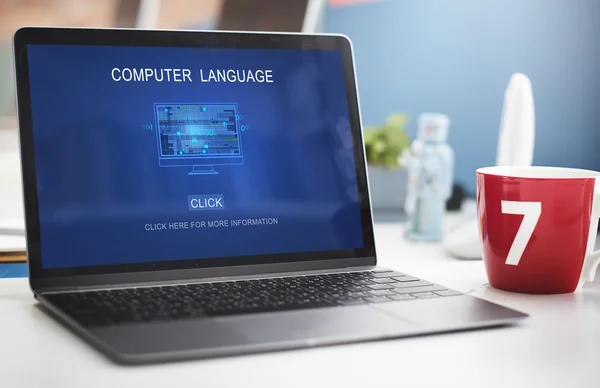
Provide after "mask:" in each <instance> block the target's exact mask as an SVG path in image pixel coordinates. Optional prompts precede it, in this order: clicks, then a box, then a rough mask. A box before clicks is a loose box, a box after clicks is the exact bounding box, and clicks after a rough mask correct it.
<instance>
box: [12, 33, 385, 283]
mask: <svg viewBox="0 0 600 388" xmlns="http://www.w3.org/2000/svg"><path fill="white" fill-rule="evenodd" d="M13 44H14V45H13V48H14V58H15V72H16V86H17V87H16V90H17V107H18V119H19V130H20V147H21V167H22V174H23V195H24V202H25V221H26V233H27V256H28V264H29V276H30V278H31V279H48V278H55V277H60V278H64V277H73V276H81V275H102V274H115V273H136V272H153V271H165V270H182V269H195V268H214V267H229V266H237V267H239V266H250V265H260V264H274V263H303V262H314V261H328V260H335V262H339V261H340V260H342V262H343V261H347V262H348V263H352V264H353V265H357V264H359V265H375V264H376V259H375V242H374V236H373V221H372V214H371V207H370V201H369V192H368V187H367V174H366V164H365V155H364V147H363V139H362V130H361V120H360V112H359V105H358V95H357V86H356V78H355V73H354V63H353V54H352V46H351V43H350V41H349V40H348V39H347V38H346V37H344V36H340V35H307V34H285V33H247V32H213V31H210V32H209V31H172V30H169V31H166V30H163V31H156V30H138V29H136V30H133V29H86V28H43V27H24V28H21V29H20V30H18V31H17V32H16V33H15V35H14V40H13ZM28 44H52V45H87V46H92V45H96V46H155V47H202V48H214V49H224V48H230V49H231V48H257V49H295V50H311V49H317V50H339V51H340V52H341V53H342V58H343V67H344V78H345V83H346V91H347V100H348V110H349V118H350V126H351V131H352V137H353V143H354V157H355V163H356V176H357V181H358V191H359V203H360V211H361V220H362V232H363V243H364V244H363V248H361V249H349V250H338V251H321V252H301V253H291V254H270V255H259V256H239V257H228V258H208V259H206V258H203V259H193V258H192V259H185V260H173V261H163V262H150V263H134V264H117V265H102V266H84V267H69V268H43V265H42V248H41V239H40V225H39V213H38V198H37V180H36V169H35V157H34V156H35V154H34V141H33V128H32V118H31V100H30V88H29V68H28V61H27V45H28ZM65 249H68V247H65Z"/></svg>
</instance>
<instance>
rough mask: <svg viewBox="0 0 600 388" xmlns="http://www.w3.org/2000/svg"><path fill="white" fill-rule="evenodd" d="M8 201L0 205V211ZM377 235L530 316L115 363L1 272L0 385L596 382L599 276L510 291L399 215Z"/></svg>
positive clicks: (418, 272)
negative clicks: (406, 334) (511, 322)
mask: <svg viewBox="0 0 600 388" xmlns="http://www.w3.org/2000/svg"><path fill="white" fill-rule="evenodd" d="M5 144H6V143H5ZM5 167H6V166H5ZM5 171H6V170H5ZM11 177H14V170H12V171H11ZM5 178H6V177H5ZM18 183H19V184H20V182H18ZM15 184H17V182H16V181H15ZM5 187H6V186H5ZM13 193H14V192H11V193H10V195H11V196H12V195H14V194H13ZM5 194H7V193H5ZM14 198H17V197H16V196H15V197H14ZM4 199H6V198H4ZM9 202H10V201H7V202H2V204H3V205H5V206H3V208H4V209H5V210H7V209H9V208H10V207H8V205H7V203H9ZM17 207H18V205H17ZM469 209H471V210H472V208H469ZM14 210H15V209H14V208H13V211H14ZM19 211H20V209H19V210H17V212H19ZM456 221H457V216H456V215H454V216H451V217H448V218H447V225H448V226H450V225H452V223H454V222H456ZM376 242H377V249H378V256H379V260H380V264H381V265H384V266H388V267H391V268H394V269H397V270H400V271H404V272H407V273H409V274H412V275H415V276H418V277H422V278H424V279H427V280H430V281H433V282H436V283H440V284H443V285H446V286H448V287H451V288H454V289H457V290H460V291H463V292H468V293H471V294H473V295H475V296H477V297H481V298H484V299H488V300H490V301H494V302H497V303H499V304H503V305H506V306H509V307H513V308H516V309H519V310H521V311H524V312H526V313H529V314H530V315H531V317H530V318H528V319H527V320H526V321H524V322H523V323H522V324H520V325H519V326H516V327H509V328H499V329H488V330H479V331H471V332H463V333H454V334H446V335H435V336H427V337H420V338H409V339H401V340H391V341H383V342H372V343H366V344H353V345H342V346H335V347H325V348H317V349H307V350H299V351H286V352H277V353H270V354H261V355H249V356H241V357H230V358H222V359H215V360H201V361H189V362H183V363H174V364H163V365H153V366H142V367H122V366H117V365H115V364H113V363H111V362H110V361H108V360H107V359H106V358H104V356H102V355H100V354H99V353H97V351H96V350H94V349H93V348H92V347H91V346H89V345H87V344H86V343H84V342H83V341H81V340H80V339H79V338H77V337H76V336H75V335H73V334H71V333H70V332H69V331H67V330H66V329H65V328H63V327H62V326H61V325H60V324H58V323H57V322H55V321H54V320H53V319H51V318H50V317H48V316H47V315H45V314H44V313H43V312H42V311H41V310H40V309H39V308H37V307H36V306H35V304H36V303H35V301H34V299H33V297H32V294H31V291H30V290H29V287H28V283H27V280H25V279H2V280H0V387H11V388H12V387H44V388H54V387H56V388H70V387H74V388H75V387H76V388H93V387H102V388H105V387H138V386H139V387H144V388H149V387H163V388H164V387H169V388H170V387H174V388H177V387H184V386H191V387H212V386H214V387H261V388H268V387H273V388H281V387H301V388H307V387H361V388H364V387H410V388H413V387H442V386H444V387H445V386H457V387H461V388H464V387H477V388H480V387H511V388H520V387H527V388H531V387H535V388H537V387H539V388H552V387H561V388H562V387H569V386H577V387H578V388H583V387H599V386H600V281H597V282H596V283H595V284H587V285H585V286H584V288H583V289H582V290H581V291H579V292H578V293H576V294H569V295H553V296H535V295H520V294H512V293H508V292H503V291H499V290H495V289H493V288H491V287H489V285H487V280H486V275H485V272H484V268H483V264H482V263H481V261H460V260H456V259H453V258H450V257H448V256H447V255H445V254H444V252H443V251H442V249H441V248H440V247H439V246H437V245H427V244H415V243H409V242H407V241H405V240H404V239H403V238H402V227H401V225H399V224H393V223H389V224H384V223H381V224H377V225H376ZM599 275H600V274H599Z"/></svg>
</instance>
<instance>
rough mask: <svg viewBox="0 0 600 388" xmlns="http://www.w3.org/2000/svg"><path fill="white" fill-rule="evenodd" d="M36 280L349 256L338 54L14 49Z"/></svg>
mask: <svg viewBox="0 0 600 388" xmlns="http://www.w3.org/2000/svg"><path fill="white" fill-rule="evenodd" d="M28 61H29V76H30V94H31V104H32V105H31V116H32V126H33V136H34V150H35V151H34V152H35V155H34V156H35V165H36V173H37V184H38V205H39V221H40V235H41V249H42V262H43V266H44V268H67V267H79V266H98V265H109V264H110V265H112V264H131V263H149V262H158V261H169V260H184V259H203V258H225V257H234V256H249V255H268V254H285V253H294V252H315V251H331V250H342V249H356V248H362V247H363V238H362V230H361V215H360V207H359V201H358V186H357V181H356V170H355V160H354V151H353V148H352V147H353V146H352V135H351V130H350V122H349V111H348V102H347V95H346V86H345V81H344V69H343V63H342V55H341V53H340V52H338V51H333V50H331V51H329V50H262V49H261V50H258V49H235V50H233V49H205V48H170V47H169V48H167V47H125V46H119V47H116V46H115V47H112V46H111V47H109V46H67V45H64V46H58V45H56V46H55V45H29V46H28Z"/></svg>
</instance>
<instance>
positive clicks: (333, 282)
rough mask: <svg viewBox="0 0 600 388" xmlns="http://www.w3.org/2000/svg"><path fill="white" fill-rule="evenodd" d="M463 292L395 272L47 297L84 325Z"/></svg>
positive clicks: (88, 292)
mask: <svg viewBox="0 0 600 388" xmlns="http://www.w3.org/2000/svg"><path fill="white" fill-rule="evenodd" d="M454 295H461V293H459V292H456V291H454V290H450V289H448V288H445V287H441V286H438V285H436V284H433V283H429V282H427V281H424V280H421V279H418V278H415V277H412V276H409V275H406V274H403V273H399V272H395V271H385V270H380V271H363V272H347V273H335V274H323V275H306V276H293V277H292V276H290V277H280V278H267V279H256V280H240V281H227V282H214V283H196V284H185V285H172V286H171V285H170V286H160V287H139V288H124V289H111V290H103V291H86V292H72V293H60V294H45V295H44V297H45V298H46V299H47V300H49V301H50V302H51V303H52V304H54V305H55V306H56V307H58V308H59V309H61V310H62V311H64V312H65V313H67V314H68V315H69V316H70V317H71V318H73V319H75V320H76V321H77V322H79V323H80V324H81V325H83V326H87V327H91V326H105V325H112V324H124V323H141V322H151V321H168V320H177V319H186V318H202V317H216V316H223V315H237V314H248V313H261V312H273V311H285V310H298V309H306V308H321V307H335V306H348V305H361V304H369V303H385V302H393V301H406V300H414V299H421V298H438V297H446V296H454Z"/></svg>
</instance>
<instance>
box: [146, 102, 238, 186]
mask: <svg viewBox="0 0 600 388" xmlns="http://www.w3.org/2000/svg"><path fill="white" fill-rule="evenodd" d="M154 116H155V121H156V140H157V144H158V162H159V165H160V166H161V167H182V166H188V167H192V171H190V172H189V175H206V174H218V172H217V171H215V168H214V167H215V166H221V165H240V164H244V157H243V153H242V140H241V136H240V131H239V125H238V117H239V116H238V108H237V104H195V103H194V104H189V103H181V104H173V103H156V104H154Z"/></svg>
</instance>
